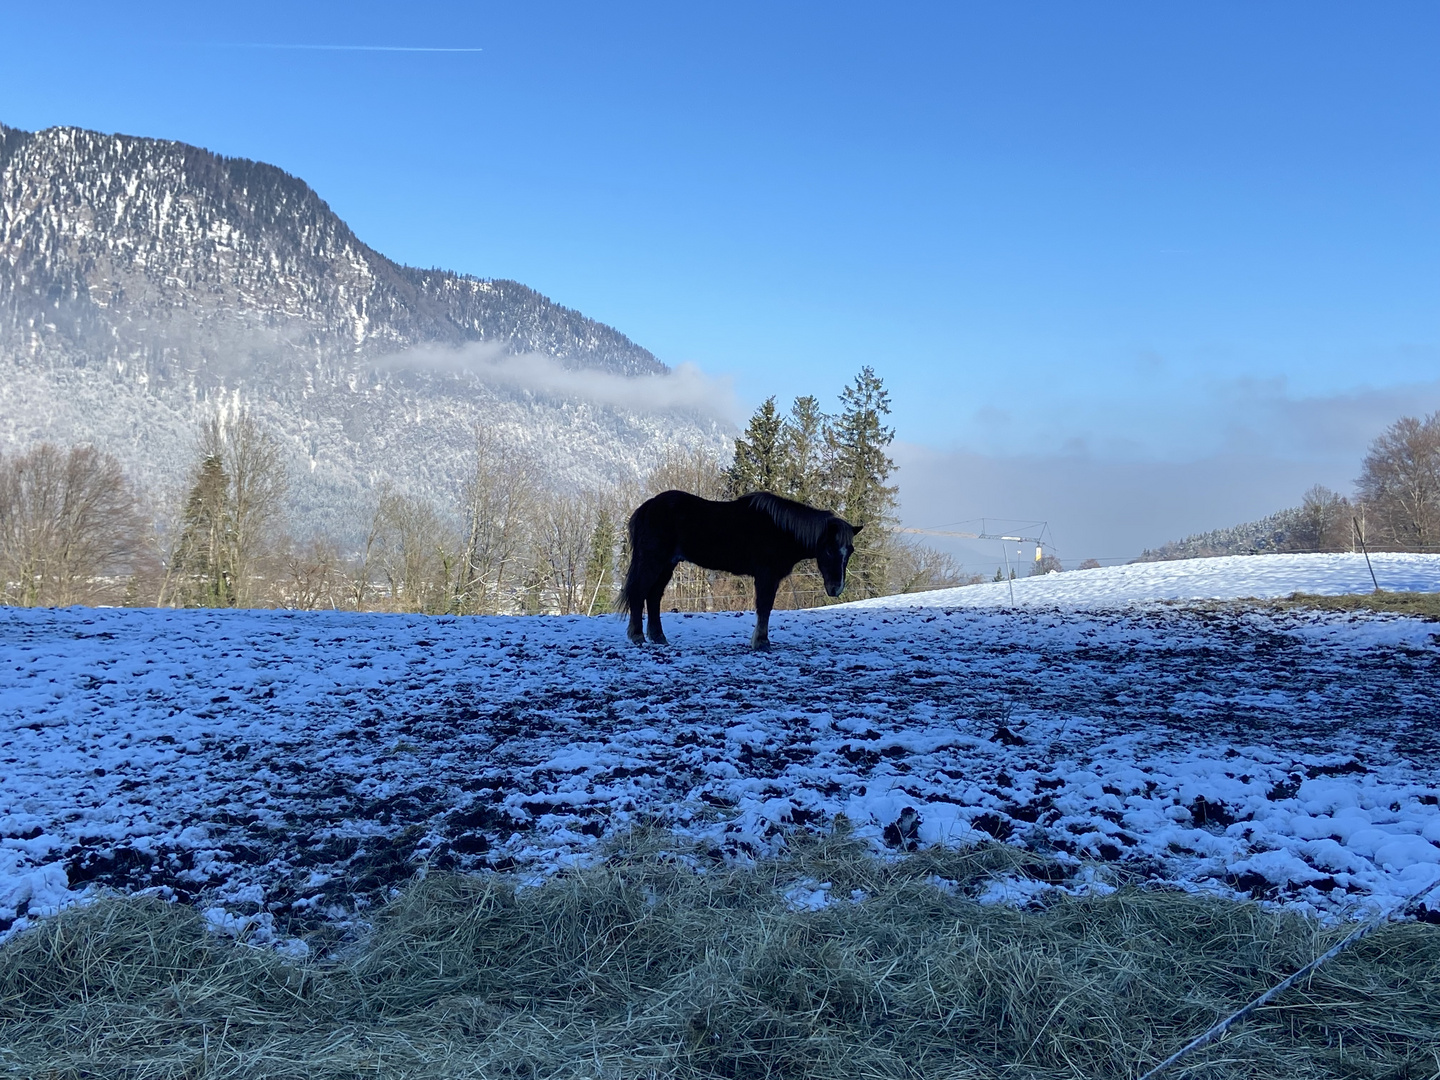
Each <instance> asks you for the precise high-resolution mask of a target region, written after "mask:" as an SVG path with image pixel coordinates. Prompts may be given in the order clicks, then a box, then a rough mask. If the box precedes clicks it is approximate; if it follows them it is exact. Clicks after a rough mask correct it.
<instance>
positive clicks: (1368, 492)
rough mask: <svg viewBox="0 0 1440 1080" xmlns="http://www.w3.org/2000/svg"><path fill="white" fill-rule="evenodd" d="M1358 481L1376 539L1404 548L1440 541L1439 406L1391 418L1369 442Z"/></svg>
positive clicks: (1426, 547)
mask: <svg viewBox="0 0 1440 1080" xmlns="http://www.w3.org/2000/svg"><path fill="white" fill-rule="evenodd" d="M1355 486H1356V490H1357V492H1358V494H1359V496H1360V500H1361V502H1362V503H1364V505H1365V511H1366V517H1367V519H1368V521H1369V522H1370V527H1371V530H1372V532H1374V533H1375V534H1376V538H1377V539H1379V540H1381V541H1382V542H1383V543H1387V544H1390V545H1393V546H1395V547H1401V548H1421V549H1428V548H1431V547H1434V546H1435V545H1436V544H1437V543H1440V412H1435V413H1431V414H1430V415H1429V416H1427V417H1425V419H1423V420H1419V419H1416V418H1415V417H1413V416H1404V417H1401V418H1400V419H1399V420H1397V421H1395V423H1393V424H1391V425H1390V427H1389V428H1387V429H1386V430H1385V431H1384V432H1383V433H1382V434H1381V435H1380V437H1379V438H1378V439H1376V440H1375V441H1374V442H1373V443H1371V444H1370V452H1369V453H1368V454H1366V455H1365V463H1364V465H1363V466H1362V472H1361V474H1360V479H1359V480H1358V481H1357V482H1356V485H1355Z"/></svg>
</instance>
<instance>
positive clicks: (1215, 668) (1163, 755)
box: [0, 556, 1440, 938]
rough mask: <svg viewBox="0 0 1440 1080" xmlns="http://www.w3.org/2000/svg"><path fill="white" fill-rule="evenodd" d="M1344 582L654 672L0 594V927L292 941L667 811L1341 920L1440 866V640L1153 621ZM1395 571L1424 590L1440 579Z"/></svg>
mask: <svg viewBox="0 0 1440 1080" xmlns="http://www.w3.org/2000/svg"><path fill="white" fill-rule="evenodd" d="M1307 560H1308V561H1307ZM1316 560H1320V561H1316ZM1353 562H1354V560H1352V559H1350V558H1349V557H1347V556H1335V557H1332V556H1257V557H1252V558H1244V559H1238V560H1228V559H1214V560H1196V561H1194V562H1191V563H1184V564H1182V563H1164V564H1150V565H1149V566H1148V567H1135V566H1127V567H1116V568H1114V569H1111V570H1092V571H1085V572H1077V573H1072V574H1064V575H1058V576H1055V577H1051V578H1044V579H1035V580H1023V581H1017V582H1016V583H1015V585H1016V598H1017V601H1018V600H1020V598H1021V597H1022V596H1023V597H1025V598H1026V599H1025V600H1024V601H1023V602H1022V606H1019V607H1017V608H1016V609H1014V610H1011V609H1009V608H1008V607H1005V606H997V605H1006V604H1008V602H1009V596H1008V586H1006V585H1004V584H1001V585H999V586H975V587H972V588H968V589H964V590H954V591H951V592H948V593H937V594H925V595H921V596H908V597H899V598H892V599H891V600H888V601H884V602H874V601H871V602H866V603H865V604H863V605H853V606H842V607H837V608H830V609H826V610H822V611H811V612H795V613H780V614H778V615H777V616H776V617H775V620H774V622H773V624H772V633H771V636H772V639H773V640H774V642H775V646H776V651H775V652H774V653H772V654H769V655H754V654H751V653H750V652H749V650H748V648H747V643H748V640H749V633H750V626H751V620H752V618H753V616H751V615H728V614H717V615H694V616H681V615H672V616H670V617H669V625H668V627H667V632H668V633H669V635H670V638H671V640H672V642H673V644H672V645H671V646H670V647H669V648H658V649H657V648H645V649H639V648H634V647H632V646H630V645H629V644H628V643H626V642H625V640H624V628H623V626H622V625H621V624H620V623H619V622H618V621H617V620H614V619H610V618H596V619H584V618H553V617H550V618H547V617H539V618H493V619H482V618H459V619H455V618H424V617H419V616H414V617H411V616H387V615H372V614H348V613H292V612H277V611H232V612H220V611H170V610H161V611H153V610H119V609H115V610H93V609H66V610H58V611H57V610H26V609H0V710H3V711H0V929H3V933H4V934H7V935H8V934H9V933H13V932H14V931H15V930H17V929H18V928H20V927H22V926H24V925H25V924H26V923H27V921H28V920H29V919H30V918H32V917H34V916H35V915H37V914H42V913H45V912H49V911H53V910H54V909H55V908H56V907H58V906H59V905H61V904H63V903H66V902H70V901H72V900H74V899H76V898H79V897H81V896H83V895H84V894H85V893H86V891H87V890H91V889H93V888H95V887H97V886H109V887H115V888H120V889H124V890H131V891H134V890H140V889H157V890H160V891H162V892H165V893H167V894H173V895H175V896H178V897H179V898H181V899H185V900H187V901H191V902H196V903H199V904H201V905H202V906H204V907H205V908H206V909H207V910H209V911H210V912H211V918H212V920H213V921H214V922H215V923H216V924H217V925H220V926H222V927H223V926H226V925H228V926H231V927H235V926H237V925H239V924H240V923H241V922H249V923H250V924H252V925H253V926H254V927H255V929H256V930H257V932H258V933H259V935H260V936H261V937H262V938H263V937H264V936H266V935H267V934H270V933H274V934H277V935H280V936H287V935H289V934H292V933H296V932H300V931H303V930H304V929H305V928H306V927H308V926H313V925H315V923H316V921H317V920H340V921H344V920H347V919H349V918H351V917H353V914H354V912H355V910H356V908H357V907H360V908H363V907H364V906H365V905H366V904H368V903H373V902H375V901H376V900H378V899H380V898H383V897H384V896H386V895H387V894H388V893H389V891H390V890H391V889H392V888H394V887H395V886H397V885H400V884H403V883H404V881H405V880H407V879H408V878H409V877H410V876H411V875H412V874H413V873H414V872H415V871H416V870H417V869H419V868H421V867H424V866H428V867H442V868H443V867H460V868H475V867H484V866H490V867H502V868H512V867H518V868H522V869H531V870H534V871H536V872H545V871H549V870H552V869H554V868H557V867H561V866H565V865H568V864H571V863H573V862H574V861H576V860H585V859H588V858H591V857H593V856H594V855H595V853H596V852H597V850H598V848H599V845H600V844H601V843H602V842H603V839H604V838H605V837H607V836H610V835H612V834H614V833H615V832H616V831H617V830H622V829H625V828H627V827H629V826H631V825H634V824H638V823H650V822H658V823H661V824H664V825H666V826H669V827H673V828H675V829H677V830H678V831H680V832H682V833H687V834H689V835H691V836H693V837H695V838H697V839H699V840H701V841H702V842H703V843H704V844H705V845H707V846H708V847H709V848H710V849H712V850H713V851H714V852H716V853H718V854H722V855H728V856H731V857H742V858H743V857H745V856H747V855H752V854H756V853H760V852H763V851H766V850H769V849H771V848H773V847H774V845H775V844H777V843H782V842H783V836H784V835H785V833H786V831H787V830H791V829H795V828H828V827H829V825H830V823H831V822H832V820H833V818H834V816H835V815H836V814H840V813H844V814H845V815H846V816H847V817H848V818H849V819H850V820H851V821H852V822H853V823H854V825H855V826H856V828H857V830H858V831H859V832H860V833H861V834H862V835H865V836H868V837H870V838H872V839H873V841H874V843H875V846H876V849H877V850H878V851H884V850H887V848H892V849H898V848H904V847H907V846H912V845H914V844H926V843H932V842H944V843H955V844H962V843H967V842H971V841H974V840H977V839H981V838H986V837H991V836H994V837H999V838H1002V839H1005V840H1006V841H1008V842H1011V843H1023V844H1025V845H1028V846H1030V847H1031V848H1033V849H1035V850H1037V851H1042V852H1047V853H1052V854H1054V855H1056V856H1057V857H1058V858H1059V859H1060V860H1062V862H1066V863H1067V864H1069V865H1071V866H1073V867H1074V868H1075V872H1074V875H1073V878H1072V879H1071V881H1070V882H1069V883H1068V884H1070V885H1072V886H1073V885H1076V884H1079V883H1082V882H1085V881H1096V880H1104V879H1106V878H1107V877H1108V878H1112V879H1115V880H1146V879H1153V880H1158V881H1167V882H1172V883H1176V884H1178V885H1181V886H1184V887H1187V888H1195V889H1210V890H1215V891H1220V892H1225V893H1234V894H1250V895H1254V896H1259V897H1262V898H1265V899H1269V900H1272V901H1276V902H1283V903H1292V904H1300V905H1308V906H1310V907H1311V908H1313V909H1315V910H1317V911H1319V912H1321V913H1322V914H1324V915H1326V916H1343V915H1346V914H1349V913H1352V912H1354V911H1356V910H1359V909H1365V908H1369V907H1373V906H1374V905H1375V904H1377V903H1389V902H1391V901H1392V900H1393V899H1394V898H1396V897H1399V896H1402V895H1405V894H1408V893H1410V892H1412V891H1413V890H1414V889H1415V888H1417V887H1418V886H1420V885H1422V884H1423V883H1425V882H1427V881H1431V880H1436V879H1440V636H1437V631H1440V626H1437V624H1435V623H1430V622H1425V621H1422V620H1420V619H1415V618H1403V617H1396V616H1388V615H1346V614H1338V613H1320V612H1314V611H1278V610H1269V609H1263V610H1262V609H1248V610H1246V609H1223V608H1216V607H1214V606H1199V607H1196V606H1186V605H1184V604H1176V603H1149V602H1141V601H1151V600H1156V599H1164V600H1173V599H1176V598H1183V597H1199V596H1203V597H1224V596H1232V597H1233V596H1245V595H1276V594H1283V593H1287V592H1289V591H1292V590H1295V589H1301V590H1304V591H1308V592H1340V591H1354V590H1356V589H1358V588H1359V587H1360V584H1361V583H1359V582H1358V581H1355V580H1352V578H1354V574H1353V570H1354V566H1353V565H1352V564H1353ZM1363 565H1364V564H1363V560H1362V561H1361V563H1360V566H1361V572H1362V573H1364V570H1363ZM1307 567H1308V568H1309V569H1308V570H1307ZM1376 573H1377V574H1378V575H1380V576H1381V578H1382V581H1381V584H1382V585H1385V586H1387V587H1389V588H1394V589H1399V588H1412V589H1426V590H1440V557H1430V558H1428V559H1426V558H1419V557H1413V556H1411V557H1399V556H1379V557H1376ZM1227 574H1228V575H1229V576H1228V578H1227V577H1226V575H1227ZM1145 575H1149V577H1148V578H1146V577H1145ZM1307 575H1308V576H1307ZM1147 581H1148V582H1149V584H1148V585H1147V584H1146V582H1147ZM1227 581H1228V582H1229V583H1230V584H1226V582H1227ZM1365 581H1366V582H1368V574H1367V575H1366V577H1365ZM1147 589H1148V592H1147V591H1146V590H1147ZM1002 590H1003V591H1002ZM1042 590H1043V591H1042ZM986 596H988V597H989V598H990V599H989V601H988V606H986V603H985V602H977V601H980V598H982V597H986ZM1045 887H1048V886H1047V885H1045V884H1044V883H1040V882H1035V881H1030V880H1015V881H997V882H996V883H995V885H994V887H993V889H992V894H993V898H1014V899H1023V898H1024V897H1025V896H1026V895H1029V894H1032V893H1033V892H1035V891H1037V890H1039V889H1042V888H1045Z"/></svg>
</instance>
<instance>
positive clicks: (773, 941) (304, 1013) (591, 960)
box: [0, 835, 1440, 1080]
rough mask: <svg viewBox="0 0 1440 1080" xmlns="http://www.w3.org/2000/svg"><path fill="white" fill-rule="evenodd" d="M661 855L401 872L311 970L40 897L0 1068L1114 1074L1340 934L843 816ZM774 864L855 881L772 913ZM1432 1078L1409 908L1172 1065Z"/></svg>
mask: <svg viewBox="0 0 1440 1080" xmlns="http://www.w3.org/2000/svg"><path fill="white" fill-rule="evenodd" d="M666 847H667V845H666V844H665V843H663V842H661V841H660V840H658V839H657V838H655V837H646V836H637V837H632V838H631V839H630V841H629V842H628V843H627V844H625V845H622V846H621V847H619V848H618V849H617V850H616V851H614V852H613V853H612V855H611V857H610V858H609V860H607V861H606V862H605V863H604V864H603V865H601V866H598V867H595V868H592V869H588V870H584V871H580V872H576V873H573V874H568V875H564V876H561V877H558V878H556V879H554V880H552V881H550V882H549V883H547V884H545V885H543V886H540V887H536V888H527V889H520V890H518V891H517V889H516V886H515V882H514V881H513V880H512V879H509V878H506V877H503V876H498V875H497V876H490V877H449V876H447V877H438V876H436V877H431V878H428V879H426V880H424V881H420V882H417V883H416V884H415V885H413V886H412V887H411V888H410V889H409V890H407V891H406V892H405V893H404V894H403V895H402V896H401V897H400V898H399V899H398V900H396V901H395V902H394V903H392V904H391V905H389V906H388V907H387V908H386V909H385V910H383V911H382V912H381V913H380V914H379V916H378V918H377V920H376V923H375V925H374V929H373V933H372V934H371V935H370V937H369V938H368V939H367V940H366V941H365V942H363V943H362V944H361V945H359V946H357V947H356V949H355V950H354V952H353V954H352V955H350V956H348V957H345V958H343V959H339V960H329V961H323V962H322V961H306V962H296V961H291V960H287V959H285V958H283V957H281V956H279V955H276V954H274V953H272V952H269V951H265V950H261V949H253V948H249V947H247V946H244V945H236V944H234V943H233V942H229V941H226V940H222V939H217V938H215V937H214V936H212V935H210V934H209V933H208V932H207V930H206V928H205V925H204V923H203V921H202V920H201V918H200V917H199V916H198V915H196V914H195V913H194V912H193V911H191V910H189V909H187V908H184V907H178V906H167V905H165V904H162V903H160V902H157V901H153V900H144V899H125V898H115V899H109V900H104V901H102V902H99V903H96V904H94V905H92V906H90V907H87V908H83V909H77V910H72V911H69V912H66V913H64V914H62V915H61V916H59V917H56V918H52V919H48V920H45V921H43V922H41V923H40V924H38V925H37V926H35V927H32V928H31V929H30V930H28V931H26V932H25V933H23V934H21V935H18V936H17V937H16V938H15V939H14V940H12V941H11V942H10V943H8V944H7V945H5V946H4V947H3V948H0V1075H4V1076H24V1077H45V1078H56V1080H58V1078H70V1077H75V1078H78V1077H107V1078H110V1077H115V1078H120V1077H124V1078H135V1080H138V1078H141V1077H144V1078H151V1077H154V1078H161V1077H164V1078H179V1077H267V1078H277V1080H278V1078H288V1077H296V1078H300V1077H303V1078H305V1080H329V1078H332V1077H334V1078H339V1077H357V1076H363V1077H369V1076H375V1077H452V1076H453V1077H472V1076H473V1077H481V1076H484V1077H499V1076H523V1077H542V1076H543V1077H552V1076H555V1077H571V1076H574V1077H581V1076H584V1077H592V1076H593V1077H625V1076H637V1077H650V1076H661V1075H663V1076H677V1077H731V1078H740V1077H744V1078H749V1077H755V1078H760V1077H844V1078H846V1080H857V1078H864V1077H882V1076H883V1077H927V1078H928V1077H936V1078H944V1077H997V1078H998V1077H1007V1078H1008V1077H1072V1076H1073V1077H1090V1078H1100V1077H1105V1078H1109V1077H1114V1078H1120V1077H1126V1078H1128V1077H1133V1076H1135V1075H1137V1074H1138V1072H1140V1071H1142V1070H1143V1067H1145V1066H1148V1065H1150V1064H1153V1063H1154V1062H1155V1061H1157V1060H1159V1059H1160V1058H1161V1057H1163V1056H1164V1055H1165V1054H1166V1053H1168V1052H1170V1051H1171V1050H1173V1049H1174V1048H1176V1047H1177V1046H1179V1045H1181V1044H1182V1043H1183V1042H1184V1041H1185V1040H1187V1039H1188V1038H1189V1037H1190V1036H1192V1035H1194V1034H1196V1033H1198V1032H1199V1031H1201V1030H1203V1029H1204V1028H1206V1027H1208V1026H1209V1025H1210V1024H1211V1023H1212V1022H1213V1021H1214V1020H1216V1019H1217V1018H1219V1017H1220V1016H1222V1015H1224V1014H1226V1013H1228V1012H1229V1011H1230V1010H1232V1009H1233V1008H1235V1007H1237V1006H1239V1005H1240V1004H1242V1003H1244V1002H1245V1001H1247V1000H1248V999H1250V998H1251V997H1253V996H1254V995H1255V994H1257V993H1259V992H1260V991H1262V990H1264V989H1266V988H1268V987H1269V986H1271V985H1273V984H1274V983H1276V982H1278V981H1279V980H1280V979H1281V978H1283V977H1284V976H1285V975H1287V974H1289V973H1290V972H1291V971H1293V970H1294V969H1295V968H1297V967H1299V966H1300V965H1301V964H1303V963H1305V962H1306V961H1307V960H1309V959H1310V958H1311V957H1312V956H1313V955H1314V954H1315V953H1316V952H1318V951H1319V950H1321V949H1323V948H1324V947H1326V945H1327V944H1329V943H1330V942H1332V941H1334V940H1335V939H1336V938H1337V937H1338V936H1339V935H1342V934H1343V933H1344V932H1345V929H1344V928H1339V929H1334V928H1330V929H1327V928H1324V927H1321V926H1320V925H1319V924H1317V923H1315V922H1313V921H1310V920H1307V919H1305V918H1303V917H1301V916H1299V915H1294V914H1285V913H1278V912H1274V911H1269V910H1265V909H1262V908H1260V907H1258V906H1256V905H1254V904H1236V903H1230V902H1225V901H1221V900H1216V899H1206V898H1201V897H1196V896H1191V895H1187V894H1184V893H1178V892H1142V891H1138V890H1122V891H1120V892H1118V893H1115V894H1113V895H1110V896H1106V897H1098V898H1085V899H1075V898H1064V899H1060V900H1057V901H1056V902H1054V903H1052V904H1050V905H1049V906H1048V907H1046V908H1045V909H1043V910H1038V911H1016V910H1012V909H1009V908H1003V907H994V906H983V905H980V904H977V903H976V902H975V901H974V900H973V899H971V898H968V897H967V896H966V895H964V894H965V893H966V892H967V891H970V892H972V893H973V892H974V891H976V890H978V889H979V888H981V887H983V886H984V885H985V884H986V883H987V882H988V881H990V880H992V879H993V877H994V876H995V875H996V874H1017V873H1019V874H1024V873H1026V872H1029V873H1031V874H1037V873H1043V871H1044V867H1043V866H1041V865H1040V864H1039V862H1038V860H1036V859H1035V857H1034V856H1028V855H1026V854H1025V853H1023V852H1019V851H1017V850H1015V849H1012V848H1007V847H1005V846H1003V845H998V844H994V845H987V846H984V847H980V848H974V849H970V850H968V851H927V852H920V853H918V854H915V855H913V856H910V857H908V858H906V859H904V860H901V861H898V862H891V863H884V862H880V861H877V860H875V859H874V858H872V857H871V856H869V855H868V854H866V853H865V852H864V851H862V850H860V849H859V847H858V846H857V845H855V844H853V843H852V842H850V841H849V840H848V839H847V838H846V837H844V836H843V835H841V836H837V837H832V838H829V839H826V840H822V841H818V842H812V843H808V844H803V845H800V846H798V847H796V848H795V849H794V850H793V851H792V853H791V855H790V856H788V857H786V858H785V859H782V860H778V861H773V862H767V863H762V864H760V865H758V866H756V867H753V868H749V869H736V868H724V867H711V868H708V869H705V870H704V871H703V872H697V871H696V869H695V868H694V867H693V866H692V865H689V864H688V863H687V861H686V860H685V859H683V858H676V857H675V856H674V855H673V854H667V852H666ZM668 848H669V849H670V851H672V852H673V850H674V848H675V844H674V843H673V841H672V842H671V843H669V845H668ZM934 876H939V877H942V878H945V879H949V880H951V881H955V882H958V883H959V890H958V891H957V893H956V894H954V895H952V894H951V893H949V892H947V891H945V890H943V889H941V888H937V887H936V886H935V885H934V884H932V883H931V881H932V880H933V877H934ZM801 880H811V881H828V882H830V883H831V885H832V890H831V891H832V895H834V896H837V897H848V896H849V895H850V893H851V890H855V889H859V890H863V891H864V892H865V893H866V894H867V896H866V898H865V899H864V900H862V901H861V902H859V903H850V902H845V901H841V902H834V903H832V904H830V906H828V907H826V908H824V909H822V910H819V911H791V910H788V909H787V908H786V905H785V902H784V900H783V897H782V893H783V891H784V889H786V888H787V887H789V886H791V885H793V884H795V883H796V882H797V881H801ZM1437 1072H1440V927H1435V926H1429V925H1417V924H1408V925H1397V926H1392V927H1389V928H1386V929H1384V930H1381V931H1379V932H1377V933H1376V934H1374V935H1372V936H1371V937H1370V938H1368V939H1366V940H1365V941H1363V942H1362V943H1360V944H1359V945H1357V946H1356V947H1355V948H1354V949H1353V950H1351V951H1349V952H1347V953H1345V954H1342V955H1341V956H1340V957H1339V958H1338V959H1336V960H1335V961H1333V962H1332V963H1331V964H1330V965H1328V966H1327V967H1325V968H1323V969H1322V970H1321V971H1320V972H1319V973H1318V974H1317V975H1316V976H1315V977H1314V978H1313V979H1312V980H1311V981H1310V982H1309V984H1308V985H1306V986H1305V987H1303V988H1299V989H1296V990H1295V991H1293V992H1291V993H1289V994H1287V995H1286V996H1285V997H1284V998H1282V999H1280V1000H1279V1001H1277V1002H1276V1004H1275V1005H1274V1007H1272V1008H1269V1009H1267V1010H1265V1011H1264V1012H1263V1013H1262V1014H1260V1015H1259V1016H1258V1017H1257V1018H1255V1019H1253V1020H1251V1021H1249V1022H1248V1023H1246V1024H1245V1025H1244V1026H1243V1027H1241V1028H1240V1029H1239V1030H1238V1031H1237V1032H1235V1033H1234V1034H1233V1035H1232V1036H1231V1037H1230V1038H1229V1039H1227V1040H1226V1041H1224V1042H1222V1043H1220V1044H1218V1045H1215V1046H1212V1047H1209V1048H1207V1049H1205V1050H1204V1051H1202V1052H1201V1053H1200V1054H1199V1055H1198V1056H1197V1057H1196V1059H1195V1060H1194V1061H1192V1062H1187V1063H1186V1065H1185V1067H1184V1068H1182V1069H1181V1070H1180V1071H1179V1073H1178V1074H1177V1075H1184V1076H1188V1077H1192V1078H1194V1077H1210V1078H1218V1077H1285V1078H1308V1077H1360V1076H1366V1077H1371V1076H1386V1077H1395V1078H1401V1077H1414V1078H1421V1077H1431V1076H1432V1075H1434V1074H1435V1073H1437Z"/></svg>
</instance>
